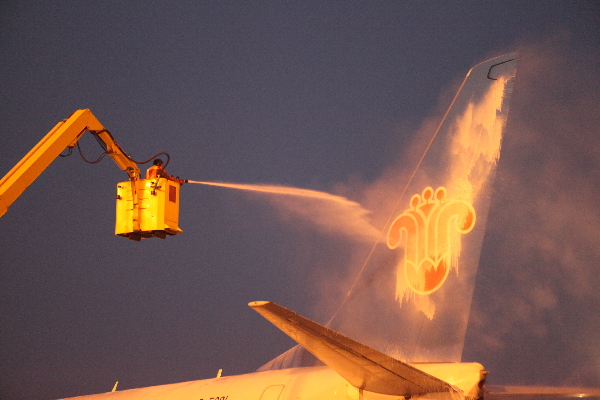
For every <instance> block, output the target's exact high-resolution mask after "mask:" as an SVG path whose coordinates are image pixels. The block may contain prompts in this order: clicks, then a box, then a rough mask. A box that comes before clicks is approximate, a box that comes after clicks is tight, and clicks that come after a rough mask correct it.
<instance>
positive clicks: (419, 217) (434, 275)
mask: <svg viewBox="0 0 600 400" xmlns="http://www.w3.org/2000/svg"><path fill="white" fill-rule="evenodd" d="M474 226H475V209H474V208H473V206H472V205H471V204H469V203H467V202H465V201H462V200H447V199H446V189H445V188H444V187H439V188H437V189H436V190H435V192H434V190H433V188H431V187H427V188H425V189H424V190H423V194H422V195H418V194H415V195H414V196H413V197H412V199H411V200H410V208H409V209H408V210H406V211H404V212H403V213H402V214H400V215H399V216H398V217H397V218H396V219H395V220H394V222H393V223H392V225H391V227H390V230H389V232H388V237H387V244H388V247H389V248H390V249H395V248H396V247H398V246H399V245H400V244H401V243H404V277H405V279H406V282H407V284H408V286H409V287H410V288H411V289H412V290H413V291H414V292H415V293H418V294H430V293H433V292H435V291H436V290H438V289H439V288H440V287H441V286H442V284H443V283H444V282H445V281H446V278H447V277H448V273H449V272H450V269H451V267H452V265H453V260H456V259H457V257H458V255H459V253H460V234H465V233H468V232H470V231H471V230H472V229H473V227H474ZM398 279H400V277H399V278H398Z"/></svg>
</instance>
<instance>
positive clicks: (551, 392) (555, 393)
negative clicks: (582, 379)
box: [484, 385, 600, 399]
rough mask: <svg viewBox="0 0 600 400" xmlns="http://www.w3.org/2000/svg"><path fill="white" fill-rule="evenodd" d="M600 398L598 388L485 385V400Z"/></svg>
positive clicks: (599, 389)
mask: <svg viewBox="0 0 600 400" xmlns="http://www.w3.org/2000/svg"><path fill="white" fill-rule="evenodd" d="M549 397H554V398H556V397H561V398H568V397H600V388H580V387H553V386H498V385H493V386H492V385H487V386H486V390H485V394H484V398H486V399H519V398H520V399H531V398H549Z"/></svg>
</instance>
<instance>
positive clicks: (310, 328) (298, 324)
mask: <svg viewBox="0 0 600 400" xmlns="http://www.w3.org/2000/svg"><path fill="white" fill-rule="evenodd" d="M248 305H249V306H250V307H252V308H253V309H254V310H255V311H256V312H258V313H259V314H260V315H262V316H263V317H264V318H266V319H267V320H268V321H269V322H271V323H272V324H273V325H275V326H276V327H278V328H279V329H281V330H282V331H283V332H284V333H286V334H287V335H288V336H290V337H291V338H292V339H294V340H295V341H296V342H298V343H299V344H300V345H301V346H302V347H304V348H305V349H306V350H308V351H309V352H311V353H312V354H313V355H314V356H315V357H317V358H318V359H319V360H321V361H323V362H324V363H325V364H326V365H327V366H329V367H330V368H332V369H333V370H335V371H336V372H337V373H338V374H340V375H341V376H342V377H343V378H344V379H346V380H347V381H348V382H350V383H351V384H352V385H354V386H356V387H357V388H359V389H364V390H367V391H370V392H375V393H381V394H389V395H397V396H415V395H423V394H426V393H440V392H455V391H457V390H458V389H457V388H455V387H453V386H452V385H450V384H449V383H447V382H444V381H443V380H441V379H438V378H436V377H434V376H432V375H429V374H427V373H425V372H423V371H421V370H419V369H417V368H415V367H412V366H411V365H409V364H406V363H404V362H402V361H399V360H396V359H395V358H392V357H390V356H388V355H386V354H383V353H380V352H379V351H377V350H374V349H372V348H370V347H368V346H365V345H364V344H362V343H359V342H357V341H355V340H352V339H350V338H348V337H346V336H344V335H342V334H341V333H339V332H336V331H334V330H332V329H329V328H326V327H324V326H322V325H319V324H317V323H316V322H313V321H311V320H309V319H307V318H304V317H302V316H300V315H298V314H296V313H294V312H293V311H290V310H288V309H287V308H284V307H281V306H280V305H277V304H275V303H272V302H268V301H256V302H252V303H250V304H248Z"/></svg>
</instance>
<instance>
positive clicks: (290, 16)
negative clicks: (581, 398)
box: [0, 0, 600, 400]
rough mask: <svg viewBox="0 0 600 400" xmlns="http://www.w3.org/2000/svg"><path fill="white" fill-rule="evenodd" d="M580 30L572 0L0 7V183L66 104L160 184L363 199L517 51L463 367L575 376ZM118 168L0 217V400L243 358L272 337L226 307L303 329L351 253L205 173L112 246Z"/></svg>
mask: <svg viewBox="0 0 600 400" xmlns="http://www.w3.org/2000/svg"><path fill="white" fill-rule="evenodd" d="M599 28H600V5H599V4H598V3H597V2H591V1H590V2H586V1H579V2H560V1H545V2H519V1H514V2H513V1H493V2H476V1H459V2H451V3H448V4H447V3H445V2H354V3H346V2H286V3H283V4H282V3H281V2H231V1H223V2H176V1H175V2H169V4H166V3H165V4H161V3H159V2H134V1H132V2H104V3H102V4H99V3H97V2H86V1H79V2H66V1H54V2H44V1H12V0H7V1H4V2H3V3H2V5H0V60H1V61H0V93H2V96H1V97H0V102H1V104H0V149H2V157H1V158H0V175H3V174H5V173H6V172H8V171H9V170H10V168H12V166H13V165H14V164H16V163H17V162H18V160H19V159H21V157H23V156H24V155H25V154H26V153H27V151H29V149H31V148H32V147H33V146H34V145H35V144H36V143H37V142H38V141H39V140H40V139H41V138H42V137H43V136H44V135H45V134H46V133H47V132H48V131H49V130H50V129H51V128H52V127H53V126H54V125H55V124H56V123H57V122H58V121H60V120H62V119H64V118H66V117H68V116H69V115H70V114H71V113H72V112H73V111H75V110H77V109H81V108H90V109H91V110H92V112H93V113H94V114H95V115H96V117H97V118H98V119H99V120H100V122H102V123H103V124H104V126H105V127H106V128H107V129H109V130H110V131H111V133H112V134H113V136H114V137H115V138H116V140H117V141H118V142H119V143H120V144H121V146H122V147H123V148H124V149H125V150H126V151H127V152H128V153H129V154H130V155H131V156H132V157H133V158H135V159H146V158H148V157H150V156H151V155H153V154H155V153H157V152H159V151H166V152H168V153H169V154H170V155H171V163H170V164H169V168H168V170H169V172H170V173H171V174H173V175H179V176H180V177H182V178H186V179H192V180H198V181H222V182H233V183H240V184H278V185H284V186H292V187H297V188H303V189H311V190H318V191H324V192H328V193H333V194H337V195H342V196H345V197H347V198H348V199H349V200H351V201H355V202H358V203H361V204H367V203H369V201H371V203H372V201H373V199H372V197H369V196H370V195H371V194H372V193H373V192H374V191H377V190H379V189H380V186H378V185H377V183H378V182H380V181H381V179H382V178H383V177H389V174H391V173H393V171H394V168H393V167H395V166H398V165H403V164H402V163H403V162H404V164H407V165H410V161H411V157H414V155H412V154H411V152H410V150H411V149H412V148H413V147H412V146H414V145H415V143H419V142H420V141H422V140H423V139H422V136H423V135H427V134H428V132H429V131H430V130H431V129H432V126H434V125H436V124H437V122H438V121H439V120H440V118H441V115H442V114H443V111H445V108H446V107H447V106H448V105H449V102H450V100H451V98H452V95H453V93H454V91H455V90H456V88H457V87H458V84H459V83H460V81H461V80H462V78H463V77H464V75H465V74H466V72H467V71H468V70H469V68H470V67H471V66H473V65H475V64H476V63H478V62H480V61H483V60H485V59H488V58H490V57H492V56H496V55H500V54H503V53H506V52H510V51H513V50H519V51H520V54H521V60H520V62H519V72H518V77H517V83H516V85H515V90H514V92H513V97H512V101H511V114H510V116H509V121H508V124H507V128H506V132H505V139H504V144H503V149H502V155H501V158H500V164H499V168H498V175H497V180H496V186H495V193H494V197H493V200H492V206H491V210H490V215H489V219H488V231H487V235H486V237H485V240H484V247H483V251H482V256H481V264H480V267H479V272H478V276H477V287H476V289H475V296H474V300H473V305H472V311H471V320H470V325H469V329H468V331H467V340H466V344H465V349H464V353H463V360H464V361H478V362H481V363H482V364H483V365H484V366H485V367H486V368H487V369H488V370H489V371H491V375H490V378H489V382H490V383H497V384H509V383H513V384H546V385H590V386H600V350H599V349H600V334H598V332H599V331H600V291H598V290H597V287H599V286H600V274H599V273H598V272H600V250H599V249H600V197H599V196H598V192H599V191H600V190H599V189H600V184H599V182H600V128H599V126H600V113H599V112H598V109H600V80H599V79H598V77H599V76H600V34H599V33H598V32H599V31H600V30H599ZM82 145H83V150H84V152H85V154H86V155H88V158H91V157H93V156H95V155H97V154H98V153H99V152H100V149H99V148H98V147H97V145H96V144H95V142H94V141H93V140H90V138H89V137H85V138H84V140H83V142H82ZM403 173H404V172H402V173H400V175H399V177H400V176H401V175H402V174H403ZM126 179H127V176H126V174H125V173H124V172H122V171H120V170H119V169H118V168H117V167H116V165H115V164H114V163H113V162H112V161H111V160H109V159H106V160H104V161H102V162H101V163H100V164H96V165H88V164H86V163H84V162H83V161H82V160H81V158H80V157H79V156H78V155H77V154H74V155H73V156H72V157H69V158H59V159H57V160H55V162H54V163H53V164H52V165H51V166H50V167H49V168H48V169H47V170H46V171H45V172H44V173H43V174H42V175H41V176H40V177H39V178H38V179H37V180H36V181H35V182H34V183H33V184H32V185H31V186H30V187H29V189H28V190H27V191H26V192H25V193H24V194H23V195H22V196H21V197H20V198H19V199H18V200H17V201H16V202H15V203H14V204H13V205H12V207H11V208H10V209H9V211H8V213H7V214H6V215H4V216H3V217H2V218H1V219H0V232H1V233H0V309H1V313H0V398H2V399H7V400H12V399H52V398H61V397H68V396H76V395H83V394H91V393H99V392H103V391H109V390H110V389H111V388H112V386H113V384H114V382H115V381H117V380H118V381H120V384H119V389H128V388H134V387H141V386H150V385H157V384H164V383H173V382H181V381H186V380H195V379H203V378H210V377H213V376H215V375H216V372H217V370H218V369H219V368H222V369H223V373H224V374H228V375H231V374H237V373H244V372H251V371H253V370H255V369H256V368H258V367H260V366H261V365H262V364H264V363H266V362H267V361H269V360H270V359H272V358H273V357H275V356H277V355H278V354H280V353H282V352H283V351H285V350H287V349H288V348H289V347H291V346H292V345H293V342H292V341H291V340H290V339H288V338H287V337H286V336H285V335H284V334H283V333H280V332H279V331H278V330H277V329H276V328H274V327H272V326H271V325H270V324H269V323H268V322H267V321H265V320H263V319H262V318H261V317H260V316H258V315H257V314H256V313H254V312H253V311H252V310H250V309H249V308H248V307H247V306H246V304H247V303H248V302H250V301H254V300H272V301H275V302H277V303H279V304H281V305H283V306H285V307H288V308H290V309H292V310H294V311H296V312H298V313H300V314H302V315H304V316H306V317H308V318H312V319H315V320H316V321H318V322H321V323H325V322H327V321H328V320H329V318H330V317H331V315H332V314H333V312H334V311H335V309H336V308H337V307H338V305H339V304H340V302H341V301H342V298H343V295H344V293H345V290H347V287H345V286H347V285H348V282H350V281H351V280H352V279H353V278H354V276H355V275H354V274H355V273H356V271H357V270H358V268H359V266H360V262H361V260H360V257H359V256H358V255H357V254H360V251H358V252H357V250H356V249H357V246H359V244H357V243H358V242H357V240H356V239H355V238H352V237H349V236H344V235H342V234H340V233H339V232H335V231H333V232H332V231H327V230H324V229H322V227H320V226H317V225H315V224H311V223H309V222H306V220H305V219H302V218H299V217H298V216H297V215H296V214H294V213H290V211H289V209H287V208H286V207H285V206H282V205H281V204H278V200H276V199H274V198H271V197H268V196H266V195H259V194H253V193H250V192H242V191H237V190H231V189H225V188H219V187H209V186H200V185H191V184H190V185H187V186H184V187H183V188H182V200H181V213H180V227H181V228H182V229H183V230H184V231H185V232H184V233H183V234H181V235H179V236H177V237H174V238H168V239H167V240H164V241H162V240H158V239H152V240H145V241H142V242H141V243H137V242H133V241H129V240H126V239H124V238H121V237H117V236H114V235H113V230H114V207H115V205H114V196H115V187H116V184H117V183H118V182H120V181H124V180H126ZM399 180H400V179H399ZM399 186H400V185H399ZM390 196H391V197H392V198H394V199H395V198H396V197H397V193H391V194H390ZM371 209H372V210H374V208H371ZM382 218H383V219H385V218H384V216H381V215H378V214H376V212H375V211H374V214H373V221H374V223H375V222H376V221H380V220H382ZM324 299H326V300H327V301H325V300H324Z"/></svg>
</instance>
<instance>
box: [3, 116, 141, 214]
mask: <svg viewBox="0 0 600 400" xmlns="http://www.w3.org/2000/svg"><path fill="white" fill-rule="evenodd" d="M85 132H92V133H94V134H96V135H97V136H98V137H99V138H100V139H101V140H102V141H103V142H104V143H105V145H106V149H107V153H108V155H109V156H110V157H112V159H113V160H114V161H115V162H116V163H117V165H118V166H119V168H121V169H122V170H124V171H125V172H127V174H128V175H129V179H130V180H132V181H133V180H137V179H139V178H140V169H139V168H138V166H137V164H136V163H135V162H133V161H132V160H131V159H130V158H129V156H127V154H126V153H125V152H124V151H123V149H121V147H120V146H119V145H118V144H117V142H115V140H114V139H113V137H112V136H111V135H110V133H109V132H108V131H107V130H106V129H104V127H103V126H102V124H101V123H100V122H99V121H98V120H97V119H96V117H95V116H94V115H93V114H92V112H91V111H90V110H89V109H85V110H78V111H76V112H74V113H73V114H72V115H71V116H70V117H69V118H67V119H66V120H64V121H62V122H59V123H58V124H56V126H55V127H54V128H53V129H52V130H51V131H50V132H48V134H47V135H46V136H45V137H44V138H43V139H42V140H41V141H40V142H39V143H38V144H37V145H36V146H35V147H34V148H33V149H31V151H30V152H29V153H27V155H26V156H25V157H23V159H21V161H19V162H18V163H17V165H15V166H14V168H13V169H11V170H10V171H9V172H8V173H7V174H6V175H5V176H4V178H2V180H1V181H0V217H1V216H2V215H4V214H5V213H6V211H8V207H10V205H11V204H12V203H13V202H14V201H15V200H16V199H17V198H18V197H19V196H20V195H21V193H23V192H24V191H25V189H27V187H28V186H29V185H30V184H31V183H32V182H33V181H34V180H35V179H36V178H37V177H38V176H39V175H40V174H41V173H42V172H43V171H44V170H45V169H46V168H47V167H48V166H49V165H50V163H52V161H54V159H55V158H56V157H58V155H59V154H60V153H62V151H63V150H64V149H65V148H67V147H69V148H73V147H75V145H76V144H77V141H78V140H79V139H80V138H81V136H83V134H84V133H85Z"/></svg>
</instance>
